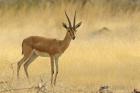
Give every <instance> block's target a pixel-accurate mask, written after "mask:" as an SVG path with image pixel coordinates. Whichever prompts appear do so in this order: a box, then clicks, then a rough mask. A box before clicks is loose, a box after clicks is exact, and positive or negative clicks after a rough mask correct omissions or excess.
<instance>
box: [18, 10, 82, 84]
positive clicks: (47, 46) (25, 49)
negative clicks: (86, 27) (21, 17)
mask: <svg viewBox="0 0 140 93" xmlns="http://www.w3.org/2000/svg"><path fill="white" fill-rule="evenodd" d="M65 15H66V18H67V20H68V23H69V26H67V25H66V23H63V24H62V25H63V27H64V28H65V29H66V30H67V32H66V35H65V37H64V39H63V40H57V39H50V38H45V37H40V36H30V37H28V38H25V39H24V40H23V42H22V54H23V55H24V56H23V58H22V59H21V60H20V61H19V62H18V63H17V77H18V78H19V70H20V67H21V65H22V64H23V63H24V70H25V74H26V77H27V78H29V75H28V71H27V69H28V66H29V65H30V64H31V63H32V62H33V61H34V60H35V59H36V58H37V57H38V56H42V57H50V63H51V84H54V85H55V83H56V78H57V74H58V59H59V57H60V56H61V55H62V54H63V53H64V51H65V50H66V49H67V48H68V47H69V44H70V42H71V40H74V39H75V33H76V31H77V30H76V29H77V28H78V27H80V25H81V24H82V22H79V23H78V24H76V12H75V15H74V21H73V26H72V24H71V21H70V19H69V17H68V15H67V13H66V12H65ZM54 64H55V66H56V73H55V75H54V76H53V74H54Z"/></svg>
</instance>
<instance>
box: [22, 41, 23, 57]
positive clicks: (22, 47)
mask: <svg viewBox="0 0 140 93" xmlns="http://www.w3.org/2000/svg"><path fill="white" fill-rule="evenodd" d="M22 55H23V42H22Z"/></svg>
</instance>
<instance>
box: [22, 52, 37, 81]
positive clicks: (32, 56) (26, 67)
mask: <svg viewBox="0 0 140 93" xmlns="http://www.w3.org/2000/svg"><path fill="white" fill-rule="evenodd" d="M36 58H37V55H36V54H35V53H34V51H32V52H31V54H30V56H29V58H28V60H27V61H26V63H25V64H24V70H25V74H26V77H27V78H29V74H28V66H29V65H30V64H31V63H32V62H33V61H34V60H35V59H36Z"/></svg>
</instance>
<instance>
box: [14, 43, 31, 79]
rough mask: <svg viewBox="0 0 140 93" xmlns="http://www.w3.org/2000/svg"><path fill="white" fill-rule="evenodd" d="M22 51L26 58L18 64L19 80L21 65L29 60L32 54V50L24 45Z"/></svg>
mask: <svg viewBox="0 0 140 93" xmlns="http://www.w3.org/2000/svg"><path fill="white" fill-rule="evenodd" d="M22 51H23V55H24V57H23V58H22V59H21V60H20V61H19V62H18V63H17V78H19V71H20V68H21V65H22V64H23V63H25V62H26V61H27V60H28V58H29V56H30V54H31V52H32V48H31V47H30V46H28V45H26V44H24V45H23V47H22Z"/></svg>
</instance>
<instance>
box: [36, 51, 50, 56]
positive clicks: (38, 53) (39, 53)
mask: <svg viewBox="0 0 140 93" xmlns="http://www.w3.org/2000/svg"><path fill="white" fill-rule="evenodd" d="M34 52H35V54H36V55H38V56H42V57H49V54H48V53H47V52H40V51H38V50H34Z"/></svg>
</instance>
